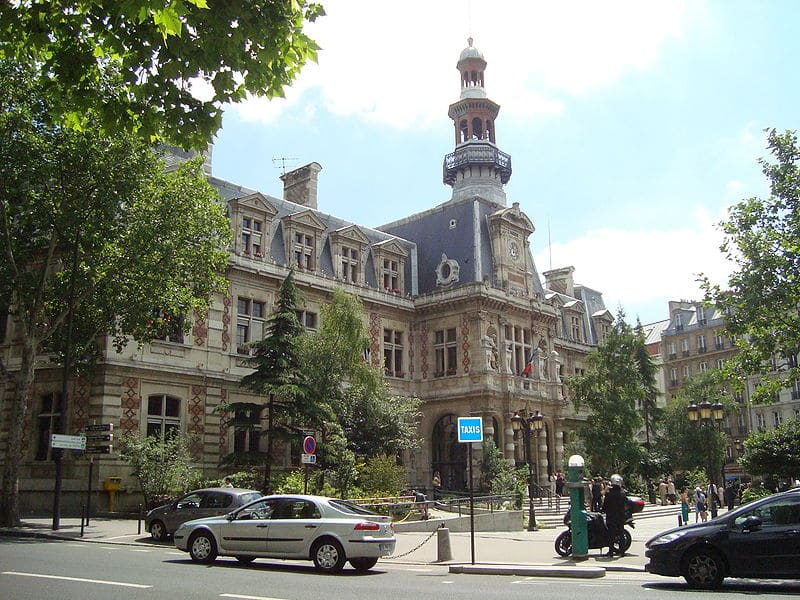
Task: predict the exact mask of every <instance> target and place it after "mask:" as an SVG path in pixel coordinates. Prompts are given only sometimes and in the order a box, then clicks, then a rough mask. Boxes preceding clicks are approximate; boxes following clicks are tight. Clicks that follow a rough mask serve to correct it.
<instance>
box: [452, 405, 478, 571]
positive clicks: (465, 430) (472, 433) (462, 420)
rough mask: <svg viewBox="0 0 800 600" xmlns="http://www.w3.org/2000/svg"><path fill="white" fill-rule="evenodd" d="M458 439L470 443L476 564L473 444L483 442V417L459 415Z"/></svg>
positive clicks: (471, 529) (471, 528) (471, 516)
mask: <svg viewBox="0 0 800 600" xmlns="http://www.w3.org/2000/svg"><path fill="white" fill-rule="evenodd" d="M458 441H459V442H462V443H466V444H469V538H470V550H471V552H472V564H473V565H474V564H475V493H474V490H473V486H472V444H473V443H474V442H483V419H482V418H481V417H458Z"/></svg>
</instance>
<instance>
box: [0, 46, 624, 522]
mask: <svg viewBox="0 0 800 600" xmlns="http://www.w3.org/2000/svg"><path fill="white" fill-rule="evenodd" d="M457 68H458V73H459V80H460V96H459V98H458V100H457V101H456V102H454V103H453V104H452V105H451V106H450V107H449V111H448V115H449V117H450V119H452V122H453V127H454V132H455V144H454V148H453V150H452V152H450V153H448V154H447V155H446V156H445V158H444V166H443V181H444V183H445V184H446V185H448V186H450V187H451V188H452V196H451V198H450V199H449V200H448V201H446V202H444V203H443V204H441V205H439V206H435V207H433V208H431V209H429V210H426V211H424V212H421V213H418V214H414V215H410V216H408V217H407V218H404V219H402V220H399V221H396V222H393V223H389V224H386V225H383V226H381V227H378V228H369V227H365V226H362V225H358V224H354V223H349V222H345V221H343V220H341V219H338V218H336V217H335V216H331V215H328V214H326V213H324V212H322V211H320V210H319V209H318V206H317V178H318V177H319V174H320V171H321V168H322V167H321V166H320V165H319V164H317V163H311V164H309V165H306V166H304V167H301V168H299V169H297V170H295V171H292V172H289V173H286V174H285V175H284V176H283V177H282V180H283V182H284V197H283V198H275V197H271V196H269V195H266V194H262V193H261V192H259V191H256V190H249V189H245V188H243V187H241V186H238V185H236V184H234V183H231V182H227V181H223V180H220V179H218V178H215V177H213V176H210V177H209V179H210V181H211V183H212V184H213V185H214V186H215V187H216V188H217V189H218V191H219V193H220V196H221V197H222V199H223V201H224V202H225V203H226V205H227V207H228V212H229V215H230V219H231V227H232V228H233V230H234V234H235V235H234V246H233V248H232V249H231V256H230V261H229V269H228V280H229V288H228V291H227V294H225V295H224V296H220V297H218V298H215V299H214V304H213V307H212V308H211V310H210V311H209V312H208V314H205V315H198V316H197V318H196V319H195V322H194V324H193V326H192V328H191V331H190V332H189V333H188V334H187V335H182V334H180V333H177V332H176V334H175V335H174V336H171V337H169V338H168V339H164V340H159V341H155V342H153V343H152V344H149V345H146V346H144V347H142V348H136V346H135V345H131V346H130V347H129V348H128V349H127V350H125V351H124V352H123V353H121V354H118V353H116V352H115V351H114V349H113V348H112V347H111V345H110V344H109V345H108V347H107V349H106V352H105V356H104V359H103V362H102V365H101V369H100V370H99V372H98V374H97V376H96V377H95V379H93V380H92V381H82V380H81V381H76V382H73V385H72V391H71V394H70V404H69V415H68V431H67V432H68V433H77V432H79V431H81V430H82V429H83V428H84V427H85V426H86V425H87V424H89V423H91V422H95V423H113V425H114V434H115V435H116V436H119V435H120V434H131V433H133V434H139V435H145V434H147V433H155V432H160V431H166V430H169V429H172V428H177V429H180V430H182V431H184V432H186V433H188V434H191V435H192V436H193V437H194V438H195V439H196V440H197V444H196V446H195V447H194V448H193V449H192V452H193V457H194V460H195V461H196V464H197V466H199V467H201V468H202V469H203V471H204V472H205V473H206V474H207V475H210V476H215V475H219V474H221V473H220V472H219V466H218V465H219V461H220V458H221V457H222V456H225V455H226V454H228V453H230V452H231V451H232V450H233V449H234V448H248V447H253V445H256V446H259V444H261V442H262V441H263V440H258V439H255V440H252V439H243V437H242V435H241V434H240V433H237V432H236V431H235V430H234V429H233V428H232V427H231V426H230V420H231V415H229V414H225V413H221V412H219V411H217V410H216V408H217V407H218V406H219V405H220V403H222V402H223V401H228V402H256V403H258V402H262V401H263V399H259V398H256V397H252V396H251V395H250V394H249V392H247V391H246V390H244V389H242V388H241V387H239V385H238V382H239V381H240V380H241V378H242V377H243V376H244V375H245V374H246V373H247V372H248V370H247V368H246V366H245V365H246V361H245V359H246V355H247V353H248V348H247V347H246V344H247V342H251V341H255V340H258V339H260V338H261V336H262V335H263V326H264V322H265V320H266V319H267V318H268V315H269V314H270V313H271V311H272V308H273V305H274V303H275V300H276V296H277V291H278V288H279V286H280V284H281V282H282V280H283V279H284V278H285V277H286V275H287V274H288V272H289V269H290V268H291V267H294V268H295V270H296V281H297V284H298V286H299V288H300V289H301V291H302V293H303V297H304V299H305V305H304V306H303V307H302V310H301V311H300V313H299V315H298V316H299V318H300V320H301V322H302V324H303V325H305V326H306V327H307V328H308V329H310V330H313V329H315V328H316V327H318V325H319V314H320V308H321V307H322V306H323V305H324V304H325V303H326V302H327V301H328V300H329V298H330V296H331V293H332V291H333V289H334V288H342V289H344V290H345V291H347V292H350V293H353V294H355V295H357V296H358V297H359V298H360V299H361V300H362V302H363V305H364V307H365V315H364V319H365V323H366V324H367V327H368V331H369V340H370V346H369V353H368V356H369V360H371V361H372V362H373V363H374V364H376V365H382V366H383V368H384V371H385V375H386V379H387V381H388V382H389V383H390V385H391V386H392V388H393V389H394V390H395V391H396V392H397V393H398V394H403V395H409V396H417V397H419V398H421V399H423V401H424V404H423V407H422V411H423V419H422V422H421V424H420V430H419V434H420V438H421V439H422V440H423V443H422V447H421V448H420V450H419V451H417V452H414V453H408V454H407V455H405V456H402V457H401V460H402V461H403V462H404V464H405V466H406V467H407V469H408V473H409V484H410V485H414V486H417V487H420V488H428V487H429V486H430V481H431V477H432V473H433V472H434V471H437V470H438V471H439V472H440V473H441V477H442V487H443V488H446V489H465V487H466V485H467V478H466V477H467V475H466V473H467V454H468V453H467V449H466V448H465V444H459V443H458V441H457V436H456V419H457V418H458V417H459V416H475V415H479V416H481V417H482V418H483V422H484V431H485V434H486V436H487V437H491V438H493V439H494V441H495V443H496V445H497V446H498V447H499V448H501V449H502V451H503V452H504V454H505V456H506V458H507V459H508V460H509V461H515V462H522V461H523V457H524V453H523V448H522V447H521V445H520V440H516V439H515V438H514V434H513V431H512V427H511V417H512V416H513V415H514V413H515V412H519V413H520V414H522V415H525V414H533V413H534V412H535V411H539V412H540V413H541V414H542V415H544V428H543V430H542V433H541V435H539V436H538V437H537V438H536V439H535V448H534V449H533V452H532V453H531V455H532V456H534V457H535V468H534V471H535V473H536V477H537V479H538V480H539V482H540V483H545V482H546V481H547V478H548V474H549V473H553V472H555V471H556V470H557V469H559V468H563V467H564V463H565V452H567V451H568V450H566V449H565V445H567V444H568V443H569V442H570V441H571V439H572V436H573V432H574V429H575V426H576V425H577V423H578V422H579V421H580V420H581V418H582V416H581V415H578V414H576V413H575V411H574V409H573V407H572V405H571V403H570V401H569V397H568V393H567V390H566V389H565V386H564V384H563V378H564V377H566V376H568V375H573V374H575V373H580V372H581V371H582V370H583V369H584V366H585V357H586V355H587V353H588V352H589V350H590V349H591V348H592V347H593V346H594V345H596V344H597V342H598V341H599V340H601V339H602V338H603V336H604V335H606V334H607V332H608V330H609V328H610V326H611V323H612V320H613V318H612V315H611V314H610V313H609V311H607V310H606V309H605V306H604V305H603V301H602V296H601V294H600V293H599V292H597V291H596V290H592V289H590V288H586V287H584V286H580V285H577V284H575V282H574V279H573V268H572V267H567V268H562V269H555V270H552V271H549V272H546V273H543V274H540V273H539V271H538V270H537V267H536V265H535V264H534V261H533V254H532V252H531V241H532V237H533V235H534V234H535V226H534V222H533V221H532V219H531V217H530V216H528V215H526V214H525V213H524V212H523V211H522V210H521V209H520V204H519V203H518V202H512V203H510V204H509V203H508V202H507V201H506V194H505V191H504V184H505V183H506V182H508V180H509V178H510V177H511V174H512V169H511V157H510V156H509V155H508V154H506V153H505V152H502V151H501V150H500V148H499V146H498V139H499V135H498V131H499V130H498V128H497V127H496V122H497V119H498V114H499V110H500V107H499V105H498V104H496V103H494V102H493V101H492V100H490V99H489V98H488V96H487V93H486V89H485V87H484V72H485V69H486V61H485V60H484V57H483V55H482V54H481V53H480V52H479V51H478V50H477V49H476V48H475V47H474V46H473V45H472V40H470V41H469V45H468V47H467V48H465V49H464V51H463V52H462V53H461V56H460V58H459V61H458V63H457ZM208 167H210V164H209V165H208ZM542 278H544V282H543V281H542ZM9 327H10V328H13V324H9ZM13 339H14V336H13V332H12V331H11V330H10V331H9V333H8V334H7V335H6V337H5V340H6V342H7V343H6V344H5V345H3V346H0V351H2V352H4V353H5V356H6V357H8V358H9V359H11V362H12V363H13V355H14V347H13V345H11V344H10V342H11V340H13ZM528 362H531V367H530V368H529V369H527V370H526V365H527V364H528ZM523 371H525V372H526V374H525V375H523V374H522V373H523ZM59 381H60V380H59V372H58V371H57V370H56V369H53V370H50V369H48V368H46V367H43V368H42V369H40V370H39V371H38V376H37V386H36V404H35V406H34V408H33V414H32V418H31V421H30V431H29V435H28V439H29V441H30V450H29V452H28V456H27V457H26V458H27V460H26V461H25V465H24V469H23V472H22V478H21V492H22V493H21V502H22V505H23V508H24V509H25V510H27V511H34V510H43V509H46V507H48V506H49V505H50V503H51V492H52V478H53V463H52V462H51V461H49V460H48V459H49V449H48V447H47V440H48V437H49V432H50V431H51V429H52V424H53V419H54V413H53V411H54V406H56V403H54V402H53V401H52V400H53V398H54V394H55V392H54V390H58V389H60V388H59V385H60V383H59ZM7 422H8V418H7V415H6V416H5V420H4V423H7ZM262 449H263V448H262ZM279 451H280V452H281V453H282V454H281V455H282V458H283V461H284V464H285V465H293V464H294V465H296V464H298V463H299V448H298V447H294V446H291V445H287V446H285V447H282V448H280V450H279ZM479 455H480V452H479V451H478V452H476V453H475V454H474V455H473V456H474V459H475V460H476V461H478V460H479V459H480V456H479ZM86 462H87V461H86V458H81V457H77V458H75V457H70V458H68V459H67V460H66V461H65V483H64V490H65V495H66V497H67V499H66V500H65V505H67V504H71V505H72V506H76V505H77V504H78V503H79V500H78V494H79V493H80V492H81V491H82V490H85V489H86V487H87V484H86V475H87V469H86ZM95 464H96V466H99V468H97V469H95V471H94V472H95V477H96V478H97V480H96V481H95V482H94V484H93V486H94V488H95V489H98V488H102V483H103V481H104V480H105V478H107V477H109V476H118V477H122V487H123V490H128V491H129V492H134V491H135V489H136V482H135V481H133V479H132V478H131V477H130V474H129V473H128V472H127V470H126V468H125V465H124V463H122V462H121V461H120V460H119V459H118V458H117V457H116V456H115V455H114V454H113V453H112V454H109V455H100V456H98V457H95ZM120 500H121V502H120V503H119V505H120V506H122V507H125V506H128V507H130V506H132V505H134V504H135V503H136V502H138V501H139V496H137V495H135V494H132V493H130V494H124V493H123V494H122V496H121V498H120Z"/></svg>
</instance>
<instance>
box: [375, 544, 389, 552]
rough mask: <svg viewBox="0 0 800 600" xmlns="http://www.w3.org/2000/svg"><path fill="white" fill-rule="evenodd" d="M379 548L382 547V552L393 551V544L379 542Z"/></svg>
mask: <svg viewBox="0 0 800 600" xmlns="http://www.w3.org/2000/svg"><path fill="white" fill-rule="evenodd" d="M378 548H380V551H381V552H391V551H392V545H391V544H378Z"/></svg>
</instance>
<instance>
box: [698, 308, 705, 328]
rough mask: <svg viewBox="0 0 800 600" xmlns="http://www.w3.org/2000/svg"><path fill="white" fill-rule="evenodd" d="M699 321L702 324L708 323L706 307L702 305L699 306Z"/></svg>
mask: <svg viewBox="0 0 800 600" xmlns="http://www.w3.org/2000/svg"><path fill="white" fill-rule="evenodd" d="M697 322H698V323H699V324H700V325H705V324H706V309H705V308H703V307H702V306H698V307H697Z"/></svg>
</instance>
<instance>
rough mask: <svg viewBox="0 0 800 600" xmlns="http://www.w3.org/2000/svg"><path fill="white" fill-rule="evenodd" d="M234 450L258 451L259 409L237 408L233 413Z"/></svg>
mask: <svg viewBox="0 0 800 600" xmlns="http://www.w3.org/2000/svg"><path fill="white" fill-rule="evenodd" d="M233 421H234V423H235V425H234V430H233V451H234V452H237V453H238V452H258V450H259V444H260V441H261V409H259V408H237V409H236V410H235V411H234V413H233Z"/></svg>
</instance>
